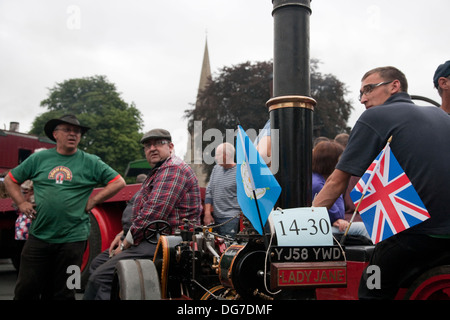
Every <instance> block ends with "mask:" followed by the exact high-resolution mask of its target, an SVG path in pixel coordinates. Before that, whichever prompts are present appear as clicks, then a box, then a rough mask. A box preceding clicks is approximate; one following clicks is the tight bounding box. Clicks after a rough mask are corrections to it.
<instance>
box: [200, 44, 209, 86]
mask: <svg viewBox="0 0 450 320" xmlns="http://www.w3.org/2000/svg"><path fill="white" fill-rule="evenodd" d="M210 77H211V65H210V63H209V52H208V39H206V41H205V51H204V53H203V63H202V70H201V73H200V83H199V85H198V92H199V93H200V91H202V90H204V89H205V88H206V86H207V85H208V81H209V79H210Z"/></svg>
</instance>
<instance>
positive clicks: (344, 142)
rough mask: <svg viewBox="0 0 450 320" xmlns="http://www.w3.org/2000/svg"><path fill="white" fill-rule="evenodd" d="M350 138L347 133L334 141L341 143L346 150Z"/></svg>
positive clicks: (336, 137) (341, 134)
mask: <svg viewBox="0 0 450 320" xmlns="http://www.w3.org/2000/svg"><path fill="white" fill-rule="evenodd" d="M348 137H349V134H348V133H345V132H343V133H339V134H337V135H336V136H335V137H334V141H336V142H337V143H339V144H340V145H341V146H343V147H344V148H345V147H346V146H347V143H348Z"/></svg>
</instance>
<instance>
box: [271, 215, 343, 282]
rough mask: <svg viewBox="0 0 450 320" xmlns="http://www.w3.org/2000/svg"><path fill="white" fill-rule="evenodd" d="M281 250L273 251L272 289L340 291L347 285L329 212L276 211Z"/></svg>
mask: <svg viewBox="0 0 450 320" xmlns="http://www.w3.org/2000/svg"><path fill="white" fill-rule="evenodd" d="M272 220H273V224H274V228H275V231H276V235H277V244H278V246H275V247H272V248H271V253H270V257H271V266H270V268H271V275H272V276H271V287H272V289H286V288H295V287H308V286H309V287H327V286H328V287H330V286H331V287H340V286H345V285H346V284H347V269H346V262H345V258H344V255H343V253H342V249H341V248H340V247H338V246H334V245H333V236H332V231H331V224H330V220H329V217H328V212H327V210H326V208H295V209H287V210H282V211H280V210H276V211H272Z"/></svg>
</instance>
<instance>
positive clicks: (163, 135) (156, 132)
mask: <svg viewBox="0 0 450 320" xmlns="http://www.w3.org/2000/svg"><path fill="white" fill-rule="evenodd" d="M150 139H167V140H169V141H172V137H171V135H170V132H169V131H167V130H164V129H152V130H150V131H149V132H147V133H145V134H144V136H143V137H142V139H141V143H144V142H145V141H147V140H150Z"/></svg>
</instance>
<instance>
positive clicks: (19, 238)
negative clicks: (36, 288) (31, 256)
mask: <svg viewBox="0 0 450 320" xmlns="http://www.w3.org/2000/svg"><path fill="white" fill-rule="evenodd" d="M20 189H21V190H22V194H23V197H24V199H25V201H28V202H30V203H31V204H35V202H34V191H33V181H31V180H26V181H25V182H24V183H22V184H21V185H20ZM30 224H31V219H30V218H28V217H27V216H26V215H25V214H23V213H22V212H20V211H19V210H17V219H16V222H15V225H14V240H16V241H15V244H16V245H15V250H14V256H13V258H12V261H13V264H14V267H15V268H16V269H17V270H19V268H20V255H21V254H22V249H23V246H24V245H25V241H26V240H27V239H28V230H29V229H30Z"/></svg>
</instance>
